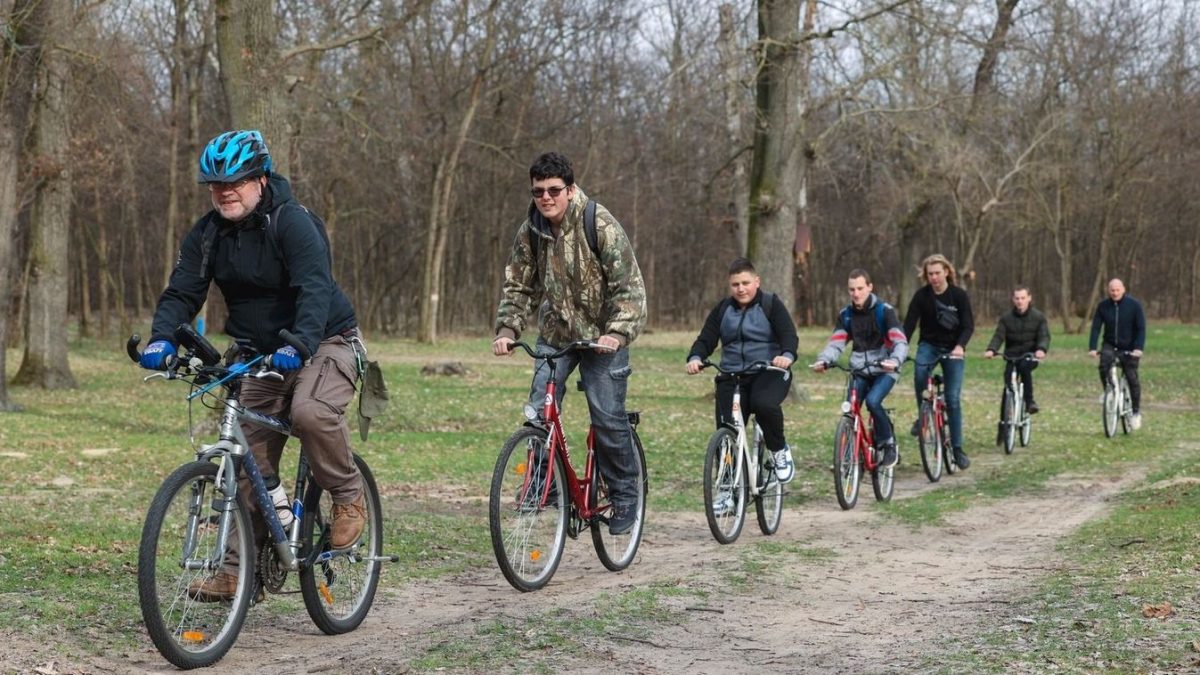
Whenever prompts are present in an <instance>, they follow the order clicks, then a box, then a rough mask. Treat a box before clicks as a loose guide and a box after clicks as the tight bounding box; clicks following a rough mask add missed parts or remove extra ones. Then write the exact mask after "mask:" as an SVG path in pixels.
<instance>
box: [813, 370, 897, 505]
mask: <svg viewBox="0 0 1200 675" xmlns="http://www.w3.org/2000/svg"><path fill="white" fill-rule="evenodd" d="M877 365H879V362H878V361H876V362H874V363H868V364H864V365H862V366H860V367H858V368H849V367H847V366H843V365H841V364H840V363H826V364H825V367H826V368H837V369H838V370H843V371H845V372H846V400H844V401H843V402H842V419H841V420H840V421H838V426H837V431H836V432H834V435H833V484H834V487H835V488H836V489H837V500H838V504H839V505H841V507H842V509H844V510H850V509H852V508H854V505H855V504H857V503H858V488H859V485H860V483H861V481H862V475H863V472H864V471H870V472H871V483H872V487H873V488H874V491H875V499H876V500H878V501H881V502H886V501H889V500H890V499H891V498H892V491H893V489H894V488H895V486H896V475H895V474H896V467H895V466H889V467H883V466H882V465H881V463H882V460H883V451H882V450H879V449H878V448H876V447H875V430H874V427H873V425H872V423H871V416H870V415H866V416H865V417H864V416H863V414H862V401H860V400H859V399H858V390H857V389H855V388H854V377H855V376H856V375H857V376H862V375H866V374H867V373H868V372H869V370H870V369H871V368H872V367H873V366H877ZM897 452H899V448H897Z"/></svg>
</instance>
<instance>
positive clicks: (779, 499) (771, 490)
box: [754, 438, 783, 534]
mask: <svg viewBox="0 0 1200 675" xmlns="http://www.w3.org/2000/svg"><path fill="white" fill-rule="evenodd" d="M770 457H771V452H770V451H769V450H767V445H766V443H763V442H762V439H761V438H760V439H759V443H758V497H756V498H755V499H754V509H755V511H757V512H758V529H760V530H762V533H763V534H775V533H776V532H778V531H779V521H780V519H781V518H782V517H783V483H781V482H779V476H778V475H777V474H776V473H775V469H774V468H770V469H768V468H766V466H767V464H768V462H767V460H768V459H769V458H770Z"/></svg>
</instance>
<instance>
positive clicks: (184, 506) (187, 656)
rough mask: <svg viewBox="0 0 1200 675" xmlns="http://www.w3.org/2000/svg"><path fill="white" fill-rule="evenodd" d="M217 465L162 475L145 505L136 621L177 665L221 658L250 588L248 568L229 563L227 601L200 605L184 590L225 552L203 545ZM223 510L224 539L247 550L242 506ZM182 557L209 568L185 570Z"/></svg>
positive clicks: (209, 532)
mask: <svg viewBox="0 0 1200 675" xmlns="http://www.w3.org/2000/svg"><path fill="white" fill-rule="evenodd" d="M217 469H218V467H217V464H215V463H213V462H201V461H196V462H189V463H188V464H184V465H183V466H181V467H179V468H178V469H176V470H175V471H174V472H173V473H171V475H170V476H167V479H166V480H164V481H163V484H162V486H161V487H159V489H158V492H157V493H156V494H155V495H154V500H153V501H152V502H151V503H150V509H149V511H148V512H147V513H146V521H145V524H144V525H143V527H142V539H141V543H140V544H139V546H138V604H139V605H140V607H141V611H142V621H143V622H144V623H145V624H146V631H147V632H148V633H149V634H150V640H151V641H152V642H153V643H154V646H155V647H156V648H157V649H158V652H159V653H160V654H162V655H163V656H164V657H165V658H166V659H167V660H168V661H170V662H171V663H172V664H174V665H175V666H177V667H179V668H182V669H185V670H188V669H192V668H201V667H204V666H209V665H212V664H214V663H216V662H217V661H219V660H220V659H221V657H223V656H225V653H226V652H228V651H229V649H230V647H232V646H233V643H234V642H236V641H237V637H238V633H239V632H240V631H241V629H242V624H243V622H244V621H245V619H246V612H247V610H248V609H249V608H250V599H251V597H252V595H253V593H254V588H253V586H254V574H253V569H254V566H253V565H241V566H239V567H238V568H237V571H238V573H237V577H238V582H237V589H236V591H235V592H234V596H233V598H232V599H231V600H229V601H216V602H205V601H202V600H201V599H200V598H197V597H193V595H192V593H190V592H189V590H188V589H189V588H190V587H191V586H192V585H193V584H196V583H197V582H199V581H201V580H203V579H204V578H205V577H207V576H210V575H212V574H214V573H216V572H217V571H218V570H220V569H221V564H222V562H223V560H224V557H225V551H224V550H222V551H217V550H214V549H212V548H211V547H213V546H215V544H216V538H217V529H218V528H217V527H215V524H216V523H217V522H219V520H218V519H219V515H220V511H219V510H217V509H216V508H215V507H214V504H215V503H216V501H217V500H218V499H220V497H219V496H218V495H219V491H218V490H217V489H216V478H217ZM229 515H230V516H231V517H232V518H233V522H232V525H233V527H231V528H230V532H229V537H231V538H234V537H236V540H237V545H238V550H240V551H243V552H249V551H253V550H254V548H253V543H252V541H251V537H250V533H251V525H250V518H249V516H248V514H247V511H246V509H245V508H236V509H234V510H232V511H229ZM188 539H191V540H192V541H193V545H192V552H191V553H190V554H189V553H186V552H185V551H184V547H185V545H186V542H187V540H188ZM232 543H233V542H232V541H228V542H227V546H228V545H229V544H232ZM197 552H202V555H201V556H197V555H196V553H197ZM243 557H245V558H248V559H249V558H252V556H250V555H248V554H247V555H245V556H243ZM184 558H187V559H189V560H200V561H203V562H206V563H207V567H208V568H209V569H187V568H186V567H185V566H183V565H181V561H182V559H184Z"/></svg>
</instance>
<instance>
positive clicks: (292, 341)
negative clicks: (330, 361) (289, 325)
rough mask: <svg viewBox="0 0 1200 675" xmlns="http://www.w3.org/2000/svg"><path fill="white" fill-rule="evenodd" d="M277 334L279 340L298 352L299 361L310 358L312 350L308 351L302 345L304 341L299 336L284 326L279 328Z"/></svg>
mask: <svg viewBox="0 0 1200 675" xmlns="http://www.w3.org/2000/svg"><path fill="white" fill-rule="evenodd" d="M278 335H279V339H280V340H283V341H284V342H286V343H287V344H289V345H291V347H292V348H293V349H295V350H296V351H297V352H299V353H300V360H301V361H306V362H307V361H308V360H310V359H312V352H310V351H308V347H306V346H304V343H303V342H301V341H300V338H298V337H296V336H295V335H294V334H293V333H292V332H291V331H290V330H288V329H286V328H280V329H279V333H278Z"/></svg>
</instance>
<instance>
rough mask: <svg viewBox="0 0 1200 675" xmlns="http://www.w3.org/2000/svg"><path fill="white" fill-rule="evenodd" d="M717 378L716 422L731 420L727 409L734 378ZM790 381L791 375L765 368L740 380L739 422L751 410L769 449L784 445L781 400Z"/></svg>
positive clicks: (731, 394)
mask: <svg viewBox="0 0 1200 675" xmlns="http://www.w3.org/2000/svg"><path fill="white" fill-rule="evenodd" d="M716 382H717V425H718V426H720V425H722V424H726V423H728V424H732V423H733V420H731V419H729V409H730V407H731V406H733V378H732V377H728V376H725V375H718V376H717V378H716ZM790 385H791V378H788V379H784V373H781V372H779V371H777V370H768V371H765V372H761V373H759V374H757V375H755V376H753V377H751V378H747V379H743V380H742V423H743V424H744V423H745V422H746V418H747V417H749V416H750V414H751V413H753V414H754V418H755V419H757V420H758V426H759V427H760V428H761V429H762V432H763V441H764V442H766V444H767V449H768V450H772V451H774V450H782V449H783V448H784V446H785V445H787V439H786V438H785V437H784V434H783V408H782V407H780V404H782V403H783V399H785V398H787V395H788V389H789V388H790Z"/></svg>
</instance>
